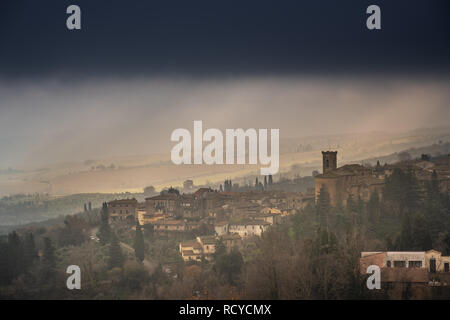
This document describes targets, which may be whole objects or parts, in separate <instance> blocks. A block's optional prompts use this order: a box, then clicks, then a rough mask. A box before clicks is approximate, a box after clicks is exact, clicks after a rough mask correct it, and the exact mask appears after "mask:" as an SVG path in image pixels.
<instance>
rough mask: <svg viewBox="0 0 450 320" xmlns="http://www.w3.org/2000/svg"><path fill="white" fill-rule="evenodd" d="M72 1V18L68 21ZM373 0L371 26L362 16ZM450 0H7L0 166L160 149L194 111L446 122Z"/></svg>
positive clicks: (200, 114) (1, 18) (226, 124)
mask: <svg viewBox="0 0 450 320" xmlns="http://www.w3.org/2000/svg"><path fill="white" fill-rule="evenodd" d="M74 3H76V4H78V5H79V6H80V7H81V11H82V30H80V31H68V30H67V29H66V27H65V20H66V17H67V14H66V13H65V11H66V7H67V6H68V5H70V4H74ZM373 3H376V4H378V5H379V6H380V7H381V10H382V30H379V31H368V30H367V29H366V27H365V21H366V17H367V15H366V14H365V9H366V8H367V6H368V5H369V4H373ZM449 7H450V5H449V2H448V1H444V0H443V1H425V0H420V1H413V0H408V1H406V0H405V1H402V0H397V1H376V2H373V1H362V0H342V1H334V0H333V1H332V0H329V1H298V0H296V1H294V0H292V1H266V0H259V1H254V0H246V1H232V0H228V1H223V0H219V1H211V0H208V1H206V0H205V1H203V0H202V1H178V0H177V1H175V0H174V1H170V0H164V1H137V0H130V1H126V2H125V1H113V0H110V1H85V0H77V1H75V2H73V1H65V0H60V1H50V0H40V1H23V0H14V1H13V0H4V1H2V2H1V3H0V147H1V150H2V156H1V157H0V168H1V167H2V166H6V165H13V166H14V165H16V164H21V163H26V162H29V161H39V162H43V163H45V162H46V161H52V162H53V160H57V161H64V160H83V159H86V158H90V157H102V156H110V155H116V154H140V153H150V152H166V150H167V149H168V148H169V147H170V146H171V143H170V141H169V137H170V133H171V131H172V130H174V129H175V128H179V127H187V128H189V129H190V128H191V127H192V121H193V120H203V121H204V125H205V127H219V128H237V127H244V128H245V127H255V128H280V135H281V138H283V137H292V136H297V137H299V136H304V135H314V134H329V133H341V132H355V131H369V130H389V131H396V130H397V131H398V130H408V129H413V128H416V127H423V126H433V125H442V124H446V122H448V121H446V120H447V119H449V118H450V117H449V116H450V110H449V109H450V107H449V101H450V97H449V92H450V90H449V89H450V82H449V75H450V43H449V41H448V39H449V31H448V30H449V29H450V28H449V27H450V19H448V13H449V12H450V10H449ZM5 150H8V152H6V153H5V152H4V151H5Z"/></svg>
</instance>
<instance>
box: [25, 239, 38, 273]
mask: <svg viewBox="0 0 450 320" xmlns="http://www.w3.org/2000/svg"><path fill="white" fill-rule="evenodd" d="M23 251H24V263H25V268H29V267H31V265H32V264H33V262H34V261H35V260H36V259H37V258H38V254H37V250H36V244H35V242H34V236H33V234H32V233H28V234H27V235H26V236H25V241H24V248H23Z"/></svg>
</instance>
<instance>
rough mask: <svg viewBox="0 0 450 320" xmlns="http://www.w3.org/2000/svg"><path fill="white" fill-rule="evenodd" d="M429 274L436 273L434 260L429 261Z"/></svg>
mask: <svg viewBox="0 0 450 320" xmlns="http://www.w3.org/2000/svg"><path fill="white" fill-rule="evenodd" d="M430 272H431V273H435V272H436V259H435V258H431V259H430Z"/></svg>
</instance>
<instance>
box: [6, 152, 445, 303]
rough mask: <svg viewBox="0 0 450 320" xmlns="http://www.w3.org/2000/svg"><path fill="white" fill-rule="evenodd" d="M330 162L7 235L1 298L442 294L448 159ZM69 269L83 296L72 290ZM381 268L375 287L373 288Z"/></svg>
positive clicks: (327, 157) (164, 195)
mask: <svg viewBox="0 0 450 320" xmlns="http://www.w3.org/2000/svg"><path fill="white" fill-rule="evenodd" d="M322 156H323V168H322V172H321V173H319V172H317V171H316V172H313V174H312V176H310V177H296V178H294V179H281V178H280V177H279V176H276V177H272V176H270V175H269V176H265V177H263V178H261V177H257V178H256V179H255V183H254V184H253V185H251V186H249V185H248V184H247V185H245V186H241V187H239V186H238V184H237V183H234V184H233V183H232V181H231V180H225V181H224V183H223V184H222V185H219V186H218V187H217V186H214V185H209V186H208V185H206V186H202V187H195V186H194V182H193V181H192V180H187V181H185V183H184V184H183V187H182V188H180V189H176V188H172V187H171V188H169V189H165V190H162V191H161V192H159V194H158V193H157V192H156V191H155V190H154V188H151V187H149V188H146V189H145V190H144V193H143V195H145V196H144V197H140V198H139V201H138V200H137V199H136V198H133V197H130V196H128V198H123V199H115V200H105V201H103V205H102V207H101V208H95V207H93V206H91V205H90V204H89V203H87V204H86V205H85V208H84V212H80V213H78V214H75V215H70V216H66V217H62V220H59V221H56V222H53V223H50V224H46V225H42V226H40V225H36V226H30V227H24V228H21V229H18V230H17V231H13V232H11V233H10V234H8V235H7V236H4V237H3V238H0V255H1V256H2V257H5V258H4V259H3V262H5V263H0V297H24V298H52V297H58V298H60V297H65V298H68V299H69V298H70V299H72V298H73V299H76V298H92V299H116V298H117V299H120V298H124V297H125V298H136V299H141V298H145V299H448V298H449V297H450V267H449V266H450V209H449V208H450V198H449V177H450V165H449V164H450V157H449V156H448V155H435V156H433V157H431V156H429V155H426V154H423V155H421V156H419V157H418V158H416V159H412V157H411V156H410V157H406V156H405V155H402V157H403V158H401V157H400V156H399V160H400V161H399V162H397V163H393V164H384V163H383V164H381V163H380V162H378V163H377V160H376V159H374V161H373V162H372V163H373V164H372V165H368V164H359V163H358V164H355V163H353V164H345V165H343V166H340V167H339V166H338V153H337V152H336V151H323V152H322ZM124 196H125V197H126V196H127V195H124ZM138 196H141V194H140V195H135V197H138ZM109 199H114V198H109ZM73 264H77V265H79V266H80V268H81V270H82V272H83V279H85V280H83V282H82V286H83V290H81V291H79V292H75V291H69V290H67V288H66V286H65V284H66V280H67V274H66V268H67V266H69V265H73ZM373 268H376V269H377V270H379V272H378V274H379V278H380V282H379V283H380V286H381V290H369V289H368V287H367V283H366V281H367V280H368V279H369V278H368V277H369V274H370V273H368V270H369V269H371V270H372V269H373Z"/></svg>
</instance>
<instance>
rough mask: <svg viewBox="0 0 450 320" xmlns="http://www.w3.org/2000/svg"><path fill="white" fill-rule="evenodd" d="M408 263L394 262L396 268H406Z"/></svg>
mask: <svg viewBox="0 0 450 320" xmlns="http://www.w3.org/2000/svg"><path fill="white" fill-rule="evenodd" d="M405 267H406V261H394V268H405Z"/></svg>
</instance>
